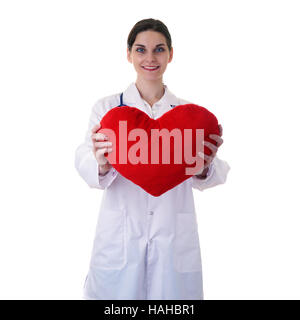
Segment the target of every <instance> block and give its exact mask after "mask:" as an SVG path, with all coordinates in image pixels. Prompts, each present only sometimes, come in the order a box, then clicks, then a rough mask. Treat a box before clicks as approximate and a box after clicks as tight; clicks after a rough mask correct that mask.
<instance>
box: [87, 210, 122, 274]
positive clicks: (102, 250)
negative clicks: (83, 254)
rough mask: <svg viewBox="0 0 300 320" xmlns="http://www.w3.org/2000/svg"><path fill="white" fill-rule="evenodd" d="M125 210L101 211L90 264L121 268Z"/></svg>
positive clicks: (102, 267) (99, 266) (100, 266)
mask: <svg viewBox="0 0 300 320" xmlns="http://www.w3.org/2000/svg"><path fill="white" fill-rule="evenodd" d="M125 234H126V212H125V210H105V211H103V212H101V214H100V216H99V220H98V224H97V234H96V239H95V243H94V250H93V251H94V252H93V257H92V265H93V266H94V267H96V268H101V269H109V270H111V269H121V268H122V267H123V266H124V265H125V263H126V250H125Z"/></svg>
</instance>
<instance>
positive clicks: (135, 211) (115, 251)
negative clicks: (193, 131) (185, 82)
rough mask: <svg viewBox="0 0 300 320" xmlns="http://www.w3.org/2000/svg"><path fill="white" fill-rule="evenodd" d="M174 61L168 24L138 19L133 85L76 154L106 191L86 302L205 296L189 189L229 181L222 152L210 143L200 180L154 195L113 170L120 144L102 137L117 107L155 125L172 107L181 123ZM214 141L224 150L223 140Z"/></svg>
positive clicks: (131, 40) (97, 114)
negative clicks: (169, 77) (171, 72)
mask: <svg viewBox="0 0 300 320" xmlns="http://www.w3.org/2000/svg"><path fill="white" fill-rule="evenodd" d="M172 58H173V47H172V41H171V36H170V33H169V31H168V28H167V27H166V26H165V24H164V23H163V22H161V21H160V20H155V19H144V20H141V21H139V22H137V23H136V24H135V25H134V26H133V28H132V30H131V31H130V33H129V36H128V39H127V60H128V61H129V62H130V63H132V64H133V66H134V69H135V71H136V73H137V78H136V81H135V82H133V83H131V84H130V85H129V86H128V88H127V89H126V90H125V91H124V92H123V93H122V92H118V93H116V94H113V95H111V96H108V97H104V98H101V99H99V100H98V101H97V102H96V104H95V105H94V107H93V109H92V112H91V116H90V121H89V127H88V131H87V134H86V139H85V141H84V143H82V144H81V145H80V146H79V147H78V148H77V150H76V155H75V166H76V169H77V170H78V172H79V174H80V176H81V177H82V178H83V179H84V180H85V181H86V183H87V184H88V185H89V186H90V187H92V188H98V189H102V190H105V192H104V193H103V197H102V203H101V207H100V211H99V216H98V223H97V227H96V235H95V239H94V245H93V250H92V256H91V260H90V268H89V272H88V275H87V277H86V281H85V285H84V298H85V299H99V300H109V299H111V300H120V299H124V300H153V299H154V300H165V299H167V300H181V299H183V300H186V299H190V300H201V299H203V284H202V266H201V254H200V245H199V238H198V228H197V219H196V212H195V205H194V197H193V190H192V188H194V189H198V190H201V191H202V190H204V189H207V188H211V187H214V186H216V185H219V184H222V183H224V182H225V181H226V177H227V173H228V171H229V169H230V167H229V166H228V164H227V163H226V162H225V161H223V160H221V159H219V158H218V157H217V156H216V153H217V149H218V147H217V146H216V145H213V144H212V143H210V144H208V145H207V147H208V148H209V149H210V150H211V154H210V155H204V156H203V158H204V160H206V161H207V166H206V167H205V166H204V167H203V168H204V169H203V171H201V172H199V175H198V174H195V175H193V176H191V177H189V178H188V179H186V180H184V181H183V182H182V183H179V184H177V185H175V186H174V187H173V188H171V189H170V190H168V191H167V192H164V193H163V194H161V195H159V196H152V195H151V194H150V193H148V192H146V191H145V190H144V189H143V188H141V187H140V186H138V185H137V184H135V183H133V182H132V181H130V180H129V179H127V178H126V177H125V176H124V175H122V174H121V173H120V172H118V171H117V170H116V169H115V168H114V167H112V165H111V164H110V163H109V160H108V157H107V156H105V154H106V153H110V152H112V151H113V147H116V146H114V145H113V143H111V144H110V142H111V141H105V135H104V134H102V133H101V132H98V131H99V128H100V122H101V120H102V119H103V118H104V116H105V115H106V114H108V112H109V111H110V110H112V109H113V108H116V107H117V110H122V108H126V106H127V107H128V106H131V107H133V108H136V109H139V110H138V111H142V112H143V113H145V114H146V115H147V116H148V117H149V118H151V119H150V120H151V121H152V119H154V120H157V119H159V118H160V117H162V116H163V115H164V114H166V113H167V112H168V111H170V110H172V111H174V112H173V113H172V114H173V115H177V118H176V119H172V120H171V121H170V122H171V123H173V124H174V123H175V120H177V119H178V118H180V119H181V118H182V116H180V115H178V112H177V111H178V110H179V109H180V107H179V106H180V105H185V104H191V103H192V102H189V101H187V100H184V99H181V98H178V97H177V96H176V95H175V94H173V93H172V92H171V91H170V90H169V88H168V87H167V85H165V84H164V83H163V74H164V72H165V71H166V69H167V66H168V64H169V63H170V62H171V61H172ZM123 99H124V100H123ZM126 104H127V105H126ZM119 107H120V108H119ZM177 107H178V109H177V111H175V110H176V108H177ZM173 108H174V109H173ZM136 109H135V110H136ZM148 120H149V119H148ZM193 120H195V119H194V118H193ZM151 121H150V122H151ZM197 125H198V123H197V124H196V126H197ZM177 127H178V126H177ZM172 129H173V128H172ZM217 132H218V131H217ZM220 135H222V134H220ZM214 136H215V141H216V142H217V143H218V146H220V145H221V137H220V136H219V135H217V134H215V135H214ZM164 151H165V150H164ZM200 157H201V158H202V156H200ZM207 157H208V158H207ZM136 166H138V165H136ZM166 166H167V165H166ZM136 168H137V167H136ZM136 168H135V167H134V168H132V169H133V170H136ZM126 173H127V174H128V172H126ZM140 176H142V177H143V179H144V180H147V181H148V183H149V184H152V185H156V186H160V185H161V184H160V183H154V182H153V181H157V180H154V177H153V175H152V176H151V174H140ZM174 177H175V178H178V175H176V174H172V173H171V174H170V173H169V171H168V170H164V171H161V173H160V175H158V177H156V178H161V179H162V180H165V181H167V182H168V181H170V178H174ZM165 181H164V182H165Z"/></svg>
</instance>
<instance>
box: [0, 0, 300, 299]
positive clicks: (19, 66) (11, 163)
mask: <svg viewBox="0 0 300 320" xmlns="http://www.w3.org/2000/svg"><path fill="white" fill-rule="evenodd" d="M297 4H299V3H298V2H297V1H291V0H284V1H283V0H282V1H276V0H272V1H267V0H255V1H254V0H251V1H250V0H249V1H245V0H244V1H241V0H236V1H233V0H229V1H214V0H210V1H199V0H198V1H177V2H176V1H174V0H172V1H156V0H152V1H150V2H145V1H112V2H109V1H88V0H85V1H83V0H82V1H75V0H72V1H71V0H70V1H67V0H59V1H58V0H51V1H50V0H49V1H41V0H39V1H38V0H36V1H32V0H28V1H14V0H10V1H1V4H0V32H1V51H0V54H1V65H0V88H1V89H0V90H1V93H0V94H1V96H0V103H1V117H0V139H1V140H0V143H1V156H0V161H1V166H0V175H1V176H0V177H1V180H0V188H1V201H0V271H1V272H0V298H1V299H81V296H82V287H83V284H84V280H85V276H86V273H87V271H88V265H89V259H90V254H91V249H92V242H93V238H94V232H95V228H96V220H97V214H98V209H99V206H100V202H101V197H102V192H103V191H102V190H99V189H91V188H89V187H88V186H87V185H86V184H85V182H84V180H82V179H81V177H80V176H79V175H78V173H77V171H76V169H75V166H74V156H75V149H76V148H77V146H78V145H79V144H80V143H81V142H83V139H84V136H85V134H86V130H87V125H88V119H89V116H90V112H91V108H92V106H93V105H94V103H95V102H96V101H97V100H98V99H99V98H101V97H104V96H107V95H111V94H115V93H118V92H121V91H124V90H125V89H126V88H127V87H128V85H129V84H130V83H131V82H132V81H135V79H136V73H135V70H134V68H133V65H132V64H130V63H129V62H128V61H127V59H126V42H127V37H128V34H129V32H130V30H131V28H132V27H133V25H134V24H135V23H136V22H137V21H139V20H141V19H145V18H155V19H160V20H162V21H163V22H164V23H165V24H166V25H167V27H168V29H169V31H170V33H171V36H172V40H173V47H174V58H173V61H172V62H171V63H170V64H169V65H168V68H167V70H166V73H165V75H164V83H165V84H167V85H168V87H169V89H170V90H171V91H172V92H173V93H175V94H176V95H177V96H178V97H180V98H183V99H186V100H189V101H193V102H194V103H197V104H199V105H202V106H204V107H206V108H208V109H209V110H210V111H212V112H213V113H214V114H215V115H216V116H217V117H218V119H219V122H220V123H221V124H222V126H223V129H224V134H223V138H224V144H223V145H222V147H221V148H220V149H219V152H218V156H219V157H220V158H221V159H223V160H226V161H227V162H228V164H229V165H230V167H231V170H230V172H229V175H228V179H227V181H226V183H225V184H223V185H219V186H216V187H215V188H211V189H207V190H205V191H203V192H201V191H199V190H194V195H195V201H196V210H197V218H198V223H199V236H200V246H201V253H202V261H203V276H204V298H205V299H207V300H208V299H299V298H300V272H299V270H300V257H299V243H300V236H299V223H300V218H299V213H300V210H299V209H300V206H299V178H300V174H299V163H300V157H299V117H298V116H299V108H300V103H299V102H300V97H299V89H300V63H299V61H300V59H299V57H300V48H299V29H300V20H299V13H300V12H299V8H297Z"/></svg>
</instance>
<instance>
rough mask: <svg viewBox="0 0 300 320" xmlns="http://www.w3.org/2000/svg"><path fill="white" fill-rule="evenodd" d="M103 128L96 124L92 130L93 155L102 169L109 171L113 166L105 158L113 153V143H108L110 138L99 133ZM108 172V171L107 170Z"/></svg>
mask: <svg viewBox="0 0 300 320" xmlns="http://www.w3.org/2000/svg"><path fill="white" fill-rule="evenodd" d="M100 128H101V125H100V124H96V125H95V126H94V127H93V128H92V135H91V138H92V142H93V153H94V155H95V158H96V160H97V162H98V164H99V166H100V167H103V168H106V169H109V168H110V167H111V164H110V163H109V161H108V160H107V158H106V157H105V156H104V153H106V152H107V153H110V152H112V142H110V141H108V138H107V137H106V136H105V135H104V134H103V133H100V132H99V133H97V131H98V130H99V129H100ZM105 171H106V170H105Z"/></svg>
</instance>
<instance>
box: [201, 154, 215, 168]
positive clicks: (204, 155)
mask: <svg viewBox="0 0 300 320" xmlns="http://www.w3.org/2000/svg"><path fill="white" fill-rule="evenodd" d="M198 155H199V157H200V158H202V159H204V160H205V161H206V163H205V166H207V165H209V164H210V163H211V162H212V161H213V159H214V156H212V155H210V156H208V155H207V154H205V153H203V152H201V151H199V152H198Z"/></svg>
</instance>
